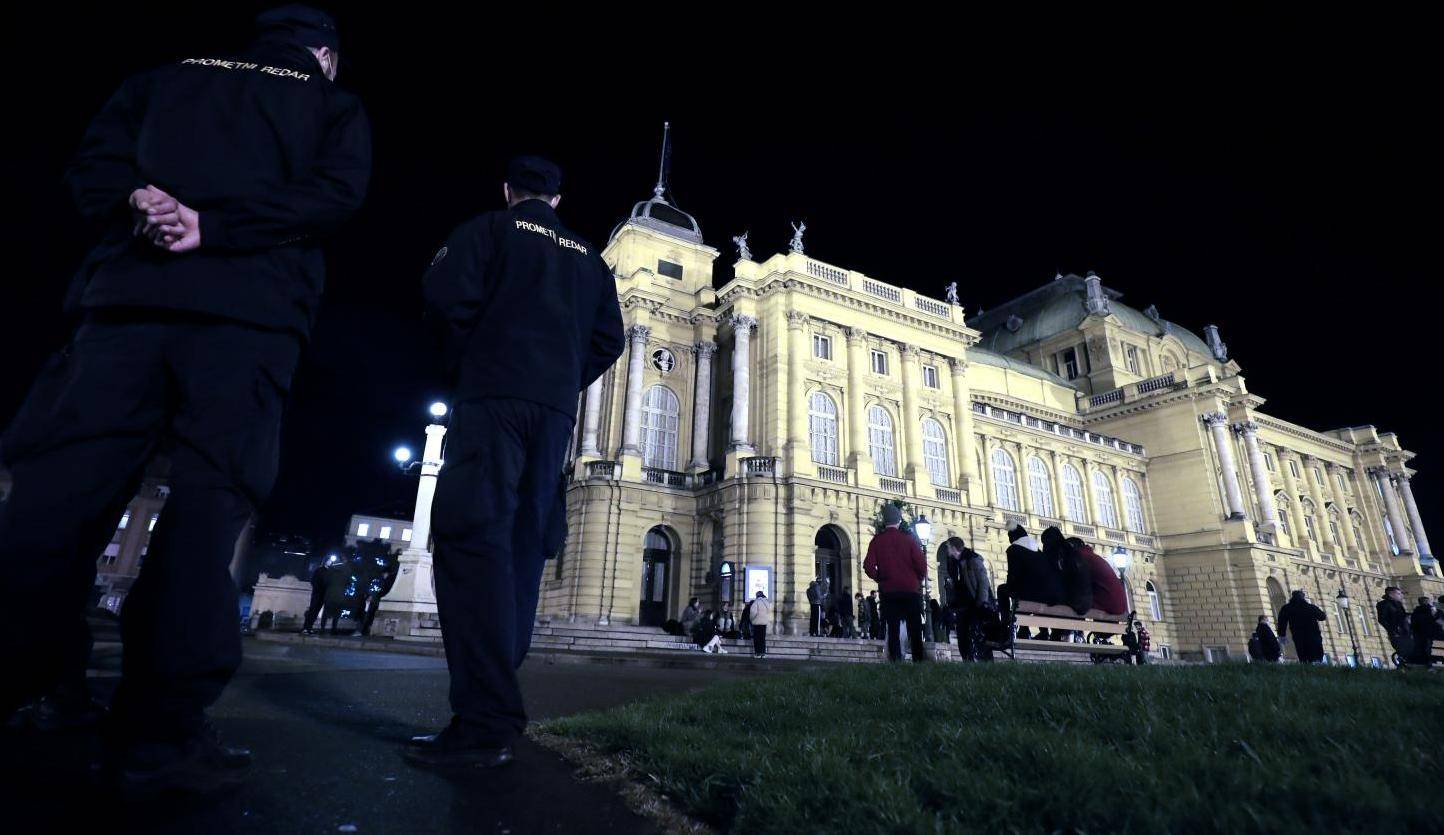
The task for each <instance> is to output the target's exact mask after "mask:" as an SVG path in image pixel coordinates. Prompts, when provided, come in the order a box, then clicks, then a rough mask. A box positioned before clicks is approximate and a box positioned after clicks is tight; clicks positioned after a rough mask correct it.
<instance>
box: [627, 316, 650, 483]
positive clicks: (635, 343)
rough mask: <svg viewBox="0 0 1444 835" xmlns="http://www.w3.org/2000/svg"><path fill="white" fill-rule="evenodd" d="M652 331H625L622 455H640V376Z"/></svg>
mask: <svg viewBox="0 0 1444 835" xmlns="http://www.w3.org/2000/svg"><path fill="white" fill-rule="evenodd" d="M651 335H652V329H651V328H649V327H647V326H646V325H633V326H632V327H631V328H629V329H628V330H627V336H628V337H629V341H630V344H631V348H630V351H631V353H630V354H629V356H628V358H627V414H626V417H625V419H624V422H623V427H624V430H623V432H622V454H623V455H635V456H640V455H641V454H642V376H643V374H645V373H646V367H645V366H644V365H643V361H644V360H645V359H646V355H647V338H648V337H649V336H651Z"/></svg>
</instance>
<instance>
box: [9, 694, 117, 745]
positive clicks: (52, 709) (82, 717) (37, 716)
mask: <svg viewBox="0 0 1444 835" xmlns="http://www.w3.org/2000/svg"><path fill="white" fill-rule="evenodd" d="M106 713H107V710H106V707H105V705H103V704H101V703H100V702H98V701H96V700H95V699H94V698H92V697H91V695H90V692H89V690H86V689H80V690H75V689H65V688H58V689H56V690H54V691H52V692H51V693H48V694H46V695H44V696H41V697H40V698H38V699H36V700H34V701H32V702H30V703H28V704H26V705H24V706H23V707H21V708H20V709H19V710H16V711H15V712H14V713H12V714H11V715H10V718H9V719H7V720H6V722H5V727H6V728H8V729H9V730H11V731H17V732H22V733H41V734H52V733H63V732H65V731H80V730H98V729H99V728H100V725H101V723H102V722H104V721H105V717H106Z"/></svg>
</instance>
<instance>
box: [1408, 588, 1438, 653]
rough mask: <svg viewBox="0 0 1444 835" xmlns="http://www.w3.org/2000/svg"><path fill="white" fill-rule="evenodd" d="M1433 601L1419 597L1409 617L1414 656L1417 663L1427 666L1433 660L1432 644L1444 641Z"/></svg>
mask: <svg viewBox="0 0 1444 835" xmlns="http://www.w3.org/2000/svg"><path fill="white" fill-rule="evenodd" d="M1434 616H1435V611H1434V601H1433V600H1431V599H1429V598H1428V597H1420V598H1419V605H1418V606H1415V607H1414V612H1413V614H1411V615H1410V616H1409V632H1410V635H1411V636H1412V637H1413V638H1414V656H1415V658H1417V659H1418V663H1420V664H1423V665H1424V666H1426V667H1427V666H1429V665H1430V664H1431V663H1433V660H1434V642H1435V641H1444V630H1441V629H1440V628H1439V624H1438V622H1437V621H1436V620H1435V617H1434Z"/></svg>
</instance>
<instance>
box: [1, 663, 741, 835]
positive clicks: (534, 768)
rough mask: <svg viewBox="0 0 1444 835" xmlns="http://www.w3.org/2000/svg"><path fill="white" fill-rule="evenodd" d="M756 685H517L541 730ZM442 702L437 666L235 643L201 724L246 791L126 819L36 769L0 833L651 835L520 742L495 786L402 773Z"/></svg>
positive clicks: (714, 676) (570, 667) (661, 676)
mask: <svg viewBox="0 0 1444 835" xmlns="http://www.w3.org/2000/svg"><path fill="white" fill-rule="evenodd" d="M105 649H112V650H113V648H102V651H101V652H98V653H97V656H98V660H97V670H96V671H94V673H93V678H92V679H91V681H92V684H93V685H94V686H95V688H96V690H97V691H100V692H102V693H104V694H106V695H107V696H108V695H109V692H110V690H111V689H112V688H113V687H114V684H115V680H116V679H115V676H116V674H117V672H118V669H119V659H118V657H117V656H116V654H115V653H114V652H113V651H108V652H107V651H104V650H105ZM539 660H540V659H538V661H539ZM754 674H755V673H750V672H748V671H745V670H716V669H705V670H697V669H668V668H649V667H645V666H635V665H628V666H625V667H617V666H605V665H575V664H556V665H549V664H545V663H535V662H529V663H528V664H527V665H525V666H524V667H523V668H522V675H521V680H522V688H523V690H524V692H525V694H526V698H527V704H528V708H529V710H530V711H531V718H532V719H547V718H552V717H557V716H564V715H567V714H571V713H577V712H581V711H585V710H593V709H599V708H606V707H611V706H614V705H618V704H623V703H626V702H630V701H634V700H636V699H639V698H643V697H646V696H650V695H655V694H663V693H680V692H684V691H690V690H696V689H699V688H701V687H705V686H706V685H708V684H711V683H713V682H716V681H719V680H722V679H729V678H737V677H745V676H748V675H754ZM446 691H447V675H446V665H445V661H444V660H443V659H440V658H432V657H426V656H419V655H411V654H400V653H393V652H376V651H368V650H357V649H347V648H343V647H326V646H315V645H300V644H276V643H265V642H259V641H255V640H248V641H247V642H246V661H245V664H244V666H243V667H242V670H241V672H240V674H239V675H237V677H236V679H235V681H234V682H233V683H232V685H231V686H230V688H229V689H228V690H227V691H226V694H225V696H224V697H222V699H221V701H220V702H219V703H218V704H217V705H216V707H215V710H214V711H213V716H214V718H215V720H216V724H217V725H218V726H219V728H220V730H221V733H222V735H223V736H224V738H225V739H227V740H231V741H234V742H236V743H238V744H246V745H249V746H250V747H251V748H252V750H253V751H254V753H255V756H256V771H255V775H254V777H253V779H252V781H251V782H250V784H248V785H247V786H245V787H244V788H242V789H240V790H239V791H237V792H236V793H234V794H232V795H230V796H227V797H223V798H220V799H218V800H217V801H215V802H213V803H210V804H188V805H185V806H181V805H178V804H175V803H167V804H157V805H155V806H148V807H135V808H126V807H123V806H121V805H120V804H118V803H117V802H116V801H115V800H114V799H112V798H108V797H105V796H103V795H101V794H98V793H96V792H95V791H94V790H93V789H89V788H83V787H78V786H57V785H54V781H53V778H50V777H49V776H48V775H46V774H44V773H42V772H40V771H39V770H38V769H36V768H34V767H32V765H33V764H25V763H18V764H16V763H7V764H6V768H5V771H4V773H3V774H0V802H3V804H4V806H3V808H4V809H5V813H6V819H7V822H9V823H12V824H19V822H22V821H25V822H27V824H19V825H18V826H17V828H14V829H10V826H9V825H7V829H10V831H15V832H22V831H23V832H26V833H30V832H48V831H62V830H66V831H85V829H78V827H85V828H86V829H94V828H103V831H106V832H146V833H205V835H221V833H230V832H236V833H263V832H264V833H273V832H286V833H291V832H297V833H311V832H314V833H336V832H359V833H367V832H404V833H460V832H486V833H518V835H519V834H520V833H532V832H568V833H586V832H617V833H651V832H655V831H656V829H655V828H654V827H653V825H652V824H651V823H650V822H649V821H647V820H645V819H643V818H640V817H638V816H636V815H635V814H633V813H632V812H631V811H629V810H628V809H627V808H626V807H625V806H624V804H623V803H622V802H621V801H620V800H619V799H618V798H617V796H616V794H615V793H614V791H613V789H612V787H609V786H607V785H604V784H589V783H582V782H580V781H578V780H576V779H575V778H574V777H573V775H572V770H571V768H570V767H569V766H568V765H567V764H566V763H565V762H564V761H563V760H562V759H561V758H560V757H558V756H557V755H555V754H553V753H551V752H548V751H546V750H544V749H541V748H539V747H538V746H536V745H534V744H532V743H530V742H523V743H522V744H521V746H520V747H519V749H518V751H517V761H516V762H515V763H514V764H513V765H511V766H509V767H507V768H503V769H500V770H497V771H495V772H475V773H464V774H459V775H455V776H445V775H442V774H437V773H432V772H427V771H420V770H416V769H413V768H411V767H410V766H408V765H406V763H404V762H403V761H402V760H401V758H400V755H399V752H398V749H399V746H400V745H401V744H402V743H403V742H404V741H405V740H406V739H407V738H408V737H410V736H411V735H413V734H416V733H423V732H428V731H431V730H434V729H436V728H439V727H441V726H442V725H443V724H444V723H445V722H446V720H447V718H448V717H449V711H448V708H447V703H446ZM31 821H33V822H34V824H29V823H28V822H31ZM351 827H354V829H353V828H351Z"/></svg>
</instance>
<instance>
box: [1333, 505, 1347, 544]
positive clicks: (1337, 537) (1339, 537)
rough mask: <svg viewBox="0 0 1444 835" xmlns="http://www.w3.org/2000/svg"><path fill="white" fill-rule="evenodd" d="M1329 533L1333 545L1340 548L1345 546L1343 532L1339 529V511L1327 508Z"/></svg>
mask: <svg viewBox="0 0 1444 835" xmlns="http://www.w3.org/2000/svg"><path fill="white" fill-rule="evenodd" d="M1329 533H1331V534H1333V535H1334V544H1335V545H1337V546H1338V547H1340V548H1342V547H1344V545H1345V542H1344V536H1343V530H1342V529H1341V528H1340V527H1339V511H1338V510H1336V509H1335V508H1332V507H1331V508H1329Z"/></svg>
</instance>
